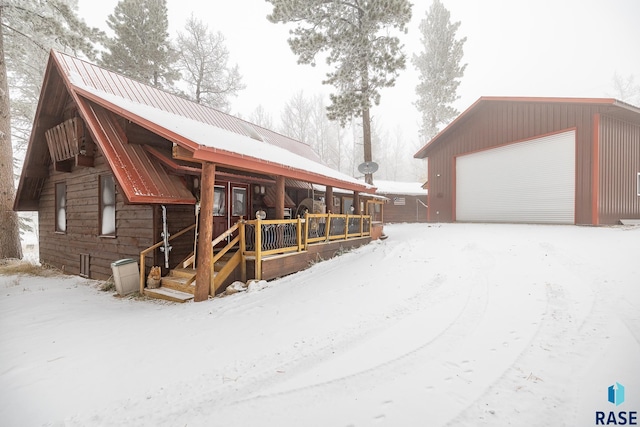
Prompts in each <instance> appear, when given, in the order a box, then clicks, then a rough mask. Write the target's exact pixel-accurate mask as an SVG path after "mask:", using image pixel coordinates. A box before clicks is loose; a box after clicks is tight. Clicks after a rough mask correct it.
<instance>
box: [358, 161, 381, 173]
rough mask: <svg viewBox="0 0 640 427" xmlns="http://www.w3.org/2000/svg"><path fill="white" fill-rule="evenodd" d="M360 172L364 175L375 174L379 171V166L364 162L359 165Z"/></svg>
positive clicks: (374, 163)
mask: <svg viewBox="0 0 640 427" xmlns="http://www.w3.org/2000/svg"><path fill="white" fill-rule="evenodd" d="M358 170H359V171H360V173H363V174H365V175H366V174H370V173H375V171H377V170H378V164H377V163H376V162H364V163H360V164H359V165H358Z"/></svg>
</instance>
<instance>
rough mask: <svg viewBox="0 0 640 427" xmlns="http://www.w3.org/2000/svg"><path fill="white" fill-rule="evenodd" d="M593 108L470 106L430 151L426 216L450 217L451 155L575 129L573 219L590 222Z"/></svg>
mask: <svg viewBox="0 0 640 427" xmlns="http://www.w3.org/2000/svg"><path fill="white" fill-rule="evenodd" d="M598 112H599V107H598V106H597V105H587V104H561V103H555V104H547V103H535V102H496V103H488V104H486V105H484V106H483V107H482V108H478V109H477V110H476V111H473V112H470V114H468V115H467V116H465V117H464V119H463V120H462V121H461V122H459V123H457V126H455V127H454V128H452V129H450V131H449V132H448V133H447V134H446V135H444V137H443V139H442V140H440V141H439V142H438V144H437V145H435V146H434V147H432V148H431V149H430V151H429V155H428V156H429V166H428V169H429V203H428V204H429V221H430V222H451V221H453V220H455V215H454V207H455V170H454V169H455V158H456V156H459V155H461V154H465V153H471V152H474V151H479V150H484V149H487V148H491V147H497V146H499V145H504V144H508V143H512V142H517V141H522V140H526V139H530V138H533V137H539V136H542V135H547V134H550V133H554V132H560V131H563V130H569V129H576V223H577V224H589V223H591V221H592V217H591V203H592V200H591V185H592V182H591V178H590V177H591V162H592V120H593V116H594V114H596V113H598ZM385 215H386V214H385ZM385 219H386V218H385Z"/></svg>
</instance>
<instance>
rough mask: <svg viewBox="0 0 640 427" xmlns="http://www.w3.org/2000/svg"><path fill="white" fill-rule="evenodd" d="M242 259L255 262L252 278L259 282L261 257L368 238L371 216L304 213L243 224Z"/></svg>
mask: <svg viewBox="0 0 640 427" xmlns="http://www.w3.org/2000/svg"><path fill="white" fill-rule="evenodd" d="M242 224H243V227H242V228H244V232H243V233H241V234H243V235H244V242H241V246H240V248H241V251H242V253H243V257H245V258H247V257H251V258H253V259H254V260H255V278H256V279H258V280H260V279H261V278H262V277H261V272H262V258H263V257H265V256H268V255H274V254H285V253H289V252H302V251H303V250H307V248H308V246H309V244H313V243H320V242H329V241H332V240H348V239H352V238H358V237H366V236H370V235H371V216H369V215H336V214H331V213H328V214H309V213H308V212H307V213H306V214H305V217H304V219H302V218H297V219H283V220H268V221H261V220H259V219H256V220H252V221H244V222H243V223H242Z"/></svg>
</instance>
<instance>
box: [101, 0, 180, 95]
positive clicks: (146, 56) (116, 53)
mask: <svg viewBox="0 0 640 427" xmlns="http://www.w3.org/2000/svg"><path fill="white" fill-rule="evenodd" d="M107 25H108V26H109V28H111V29H112V30H113V32H114V34H115V35H114V37H112V38H108V39H107V40H106V42H105V47H106V48H107V50H108V52H105V53H103V55H102V59H101V60H100V65H102V66H103V67H105V68H110V69H112V70H114V71H117V72H119V73H121V74H124V75H125V76H127V77H130V78H133V79H135V80H139V81H141V82H144V83H148V84H151V85H153V86H155V87H161V88H169V87H171V85H172V84H173V82H174V81H175V80H176V79H178V78H179V73H178V72H177V71H176V70H175V69H173V68H172V64H174V63H175V60H176V53H175V52H174V51H173V49H171V42H170V40H169V33H168V28H169V21H168V19H167V2H166V0H120V1H119V2H118V4H117V5H116V7H115V8H114V10H113V14H111V15H109V16H108V18H107Z"/></svg>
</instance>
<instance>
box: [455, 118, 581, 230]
mask: <svg viewBox="0 0 640 427" xmlns="http://www.w3.org/2000/svg"><path fill="white" fill-rule="evenodd" d="M575 141H576V136H575V131H569V132H563V133H559V134H554V135H550V136H545V137H542V138H537V139H533V140H529V141H525V142H519V143H515V144H509V145H505V146H501V147H498V148H493V149H490V150H485V151H480V152H477V153H472V154H467V155H463V156H460V157H458V158H457V159H456V219H457V220H458V221H479V222H527V223H557V224H573V223H575V180H576V177H575V149H576V148H575V147H576V143H575Z"/></svg>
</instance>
